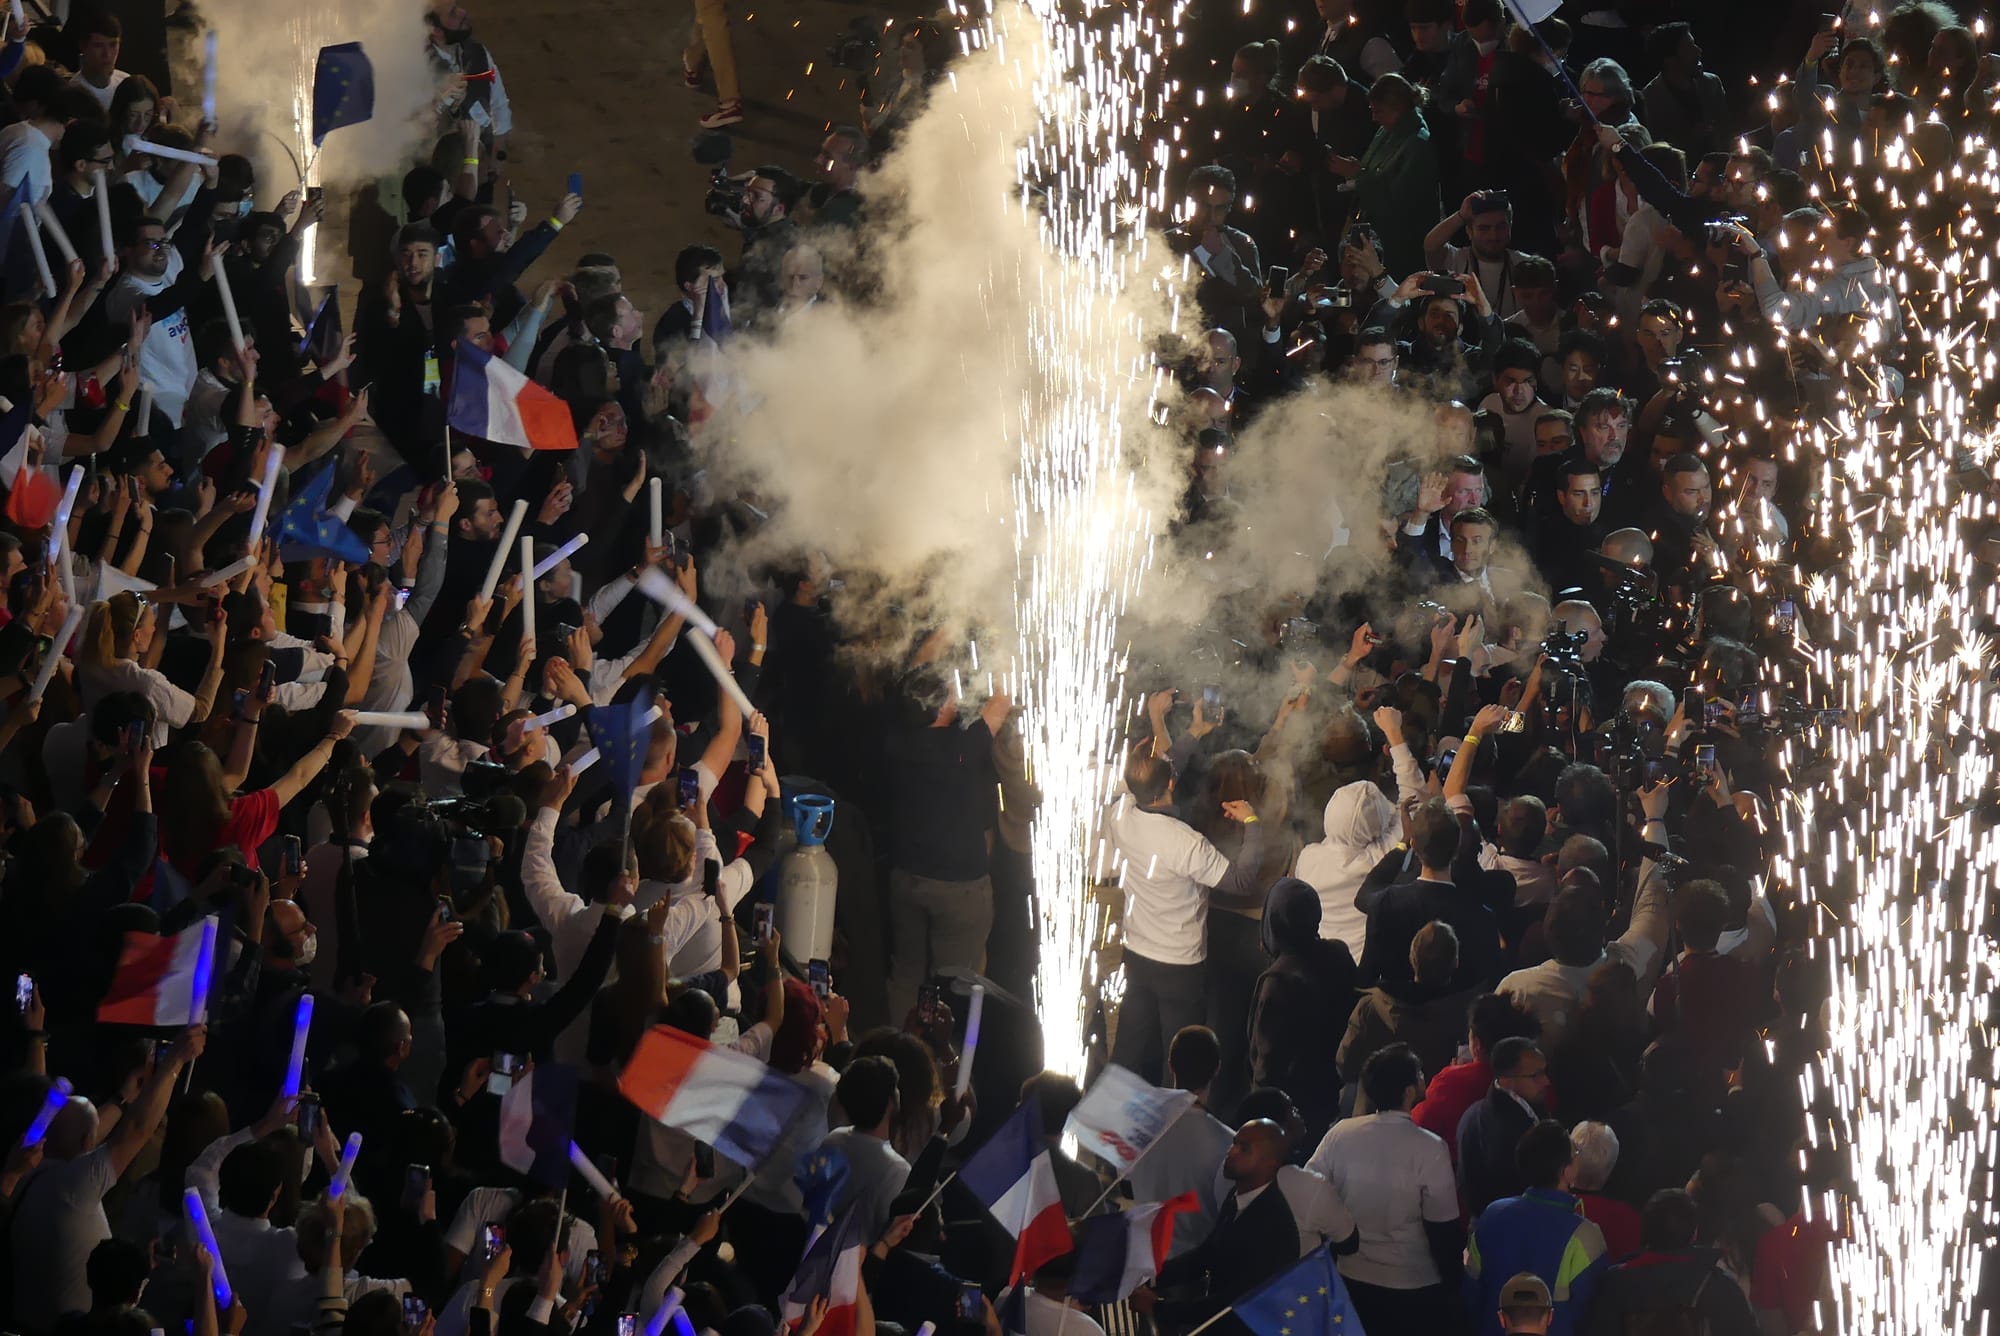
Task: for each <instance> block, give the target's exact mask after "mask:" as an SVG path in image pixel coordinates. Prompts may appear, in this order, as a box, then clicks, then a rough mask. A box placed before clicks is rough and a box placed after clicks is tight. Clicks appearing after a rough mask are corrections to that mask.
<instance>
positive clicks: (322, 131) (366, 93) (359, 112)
mask: <svg viewBox="0 0 2000 1336" xmlns="http://www.w3.org/2000/svg"><path fill="white" fill-rule="evenodd" d="M374 114H375V67H374V66H373V65H372V64H370V63H369V61H368V53H367V52H365V51H363V50H362V49H361V43H359V42H342V43H341V44H340V45H338V46H323V47H321V48H320V49H319V63H318V65H317V66H315V67H314V69H313V127H312V128H313V147H315V148H317V147H319V146H320V145H321V144H322V143H324V142H325V141H326V137H327V136H328V135H330V134H332V133H333V132H334V131H335V130H338V129H339V128H340V127H341V126H343V125H359V124H361V122H363V121H365V120H367V119H368V118H369V117H370V116H373V115H374Z"/></svg>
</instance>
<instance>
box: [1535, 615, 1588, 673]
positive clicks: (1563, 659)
mask: <svg viewBox="0 0 2000 1336" xmlns="http://www.w3.org/2000/svg"><path fill="white" fill-rule="evenodd" d="M1567 626H1568V623H1566V622H1557V623H1556V624H1555V629H1553V630H1552V631H1550V632H1549V633H1548V634H1547V635H1546V636H1543V637H1542V654H1543V655H1544V656H1545V657H1547V659H1548V661H1549V662H1550V663H1551V664H1562V665H1564V666H1566V667H1571V668H1574V667H1576V666H1577V665H1578V664H1580V663H1582V662H1583V650H1584V647H1585V646H1586V645H1588V644H1589V643H1590V632H1588V631H1571V630H1567V629H1565V628H1566V627H1567Z"/></svg>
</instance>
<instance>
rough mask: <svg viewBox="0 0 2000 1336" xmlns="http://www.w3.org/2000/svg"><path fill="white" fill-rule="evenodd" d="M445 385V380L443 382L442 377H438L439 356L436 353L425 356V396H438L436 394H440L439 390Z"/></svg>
mask: <svg viewBox="0 0 2000 1336" xmlns="http://www.w3.org/2000/svg"><path fill="white" fill-rule="evenodd" d="M443 384H444V380H443V378H442V377H440V376H439V375H438V359H437V354H436V353H425V354H424V393H425V394H436V393H437V392H438V389H439V388H440V387H441V386H442V385H443Z"/></svg>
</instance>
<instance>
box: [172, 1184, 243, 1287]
mask: <svg viewBox="0 0 2000 1336" xmlns="http://www.w3.org/2000/svg"><path fill="white" fill-rule="evenodd" d="M181 1204H182V1205H183V1206H185V1207H186V1208H187V1219H188V1228H190V1229H192V1230H193V1231H194V1236H195V1237H196V1238H197V1239H199V1240H201V1246H202V1247H204V1248H206V1249H208V1257H209V1261H210V1262H211V1263H212V1269H211V1270H210V1272H209V1279H210V1281H212V1282H213V1283H214V1287H215V1306H216V1307H217V1308H223V1309H226V1308H228V1307H229V1306H230V1304H231V1303H232V1302H234V1301H235V1298H236V1292H235V1291H234V1290H232V1289H230V1288H229V1273H228V1272H227V1271H224V1270H223V1269H222V1249H220V1248H218V1247H216V1246H215V1230H214V1229H212V1228H210V1226H209V1223H208V1208H207V1207H205V1206H203V1205H202V1204H201V1191H200V1189H198V1188H189V1189H188V1190H187V1191H185V1192H183V1193H182V1194H181Z"/></svg>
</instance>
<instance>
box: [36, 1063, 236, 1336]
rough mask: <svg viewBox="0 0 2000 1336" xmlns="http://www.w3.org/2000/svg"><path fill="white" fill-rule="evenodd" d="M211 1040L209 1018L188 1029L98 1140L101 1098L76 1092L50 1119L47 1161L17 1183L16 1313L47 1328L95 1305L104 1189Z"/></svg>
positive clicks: (146, 1137) (106, 1227)
mask: <svg viewBox="0 0 2000 1336" xmlns="http://www.w3.org/2000/svg"><path fill="white" fill-rule="evenodd" d="M207 1041H208V1028H207V1027H206V1026H202V1025H196V1026H190V1027H189V1028H188V1029H186V1030H183V1031H182V1032H181V1035H180V1037H179V1038H178V1039H176V1040H175V1041H174V1042H173V1045H172V1046H171V1047H170V1048H168V1049H167V1050H166V1052H165V1053H164V1054H162V1055H161V1056H160V1057H159V1058H158V1059H157V1060H156V1061H155V1062H154V1064H153V1067H152V1070H151V1071H150V1072H148V1073H147V1074H146V1079H145V1081H144V1083H143V1084H141V1085H140V1087H139V1097H138V1098H137V1099H135V1100H133V1101H132V1103H131V1104H130V1105H128V1106H127V1107H126V1109H125V1112H124V1116H123V1117H121V1118H120V1119H119V1120H118V1123H117V1125H116V1126H115V1127H113V1128H112V1129H111V1134H110V1135H109V1136H107V1137H105V1138H104V1140H103V1141H102V1142H101V1143H100V1142H99V1141H98V1112H97V1108H96V1106H94V1105H93V1104H91V1102H90V1101H89V1100H87V1099H85V1098H83V1097H82V1096H81V1095H73V1096H71V1097H70V1100H69V1102H68V1103H67V1104H65V1105H64V1106H63V1108H62V1111H61V1112H60V1113H58V1114H57V1115H56V1118H55V1121H54V1122H52V1123H51V1124H49V1133H48V1139H47V1140H46V1141H45V1142H44V1143H43V1146H44V1149H43V1151H42V1157H43V1158H42V1162H41V1163H40V1164H39V1165H37V1166H36V1167H35V1168H33V1169H31V1170H30V1171H29V1173H28V1175H27V1177H26V1178H24V1179H23V1180H22V1181H21V1185H20V1186H19V1187H18V1188H16V1189H15V1191H14V1202H13V1207H14V1209H13V1236H12V1245H13V1246H12V1248H11V1250H10V1251H11V1252H12V1253H13V1257H14V1320H15V1321H16V1322H17V1323H19V1324H20V1329H21V1330H24V1331H47V1330H48V1329H49V1328H51V1327H52V1326H54V1325H55V1320H56V1319H57V1318H59V1317H61V1316H62V1315H63V1314H64V1313H70V1312H76V1311H79V1310H82V1309H87V1308H89V1307H90V1283H89V1280H88V1278H87V1276H86V1274H85V1264H86V1262H87V1261H88V1260H89V1258H90V1252H91V1249H93V1248H95V1247H96V1246H97V1245H98V1244H100V1243H102V1242H104V1240H106V1239H108V1238H110V1237H111V1222H110V1220H109V1219H107V1218H106V1216H105V1214H104V1197H105V1194H106V1193H108V1192H110V1191H111V1189H112V1187H113V1186H115V1185H116V1184H117V1182H118V1180H119V1179H120V1178H121V1177H122V1176H123V1175H124V1173H125V1171H126V1170H127V1169H129V1168H130V1167H131V1166H132V1162H133V1161H134V1160H136V1159H138V1158H139V1152H140V1151H141V1150H143V1149H145V1147H146V1144H147V1143H148V1142H150V1141H151V1140H152V1139H153V1134H154V1133H155V1132H157V1131H159V1130H160V1123H161V1122H162V1121H163V1120H164V1119H165V1118H166V1115H167V1101H168V1100H169V1099H170V1098H171V1097H172V1096H173V1093H174V1086H175V1084H176V1083H177V1082H178V1081H179V1080H180V1075H181V1072H182V1071H184V1070H185V1069H186V1067H187V1065H188V1064H189V1063H190V1062H193V1061H194V1060H195V1059H196V1058H197V1057H199V1056H200V1055H201V1050H202V1047H203V1045H205V1044H206V1043H207Z"/></svg>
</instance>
